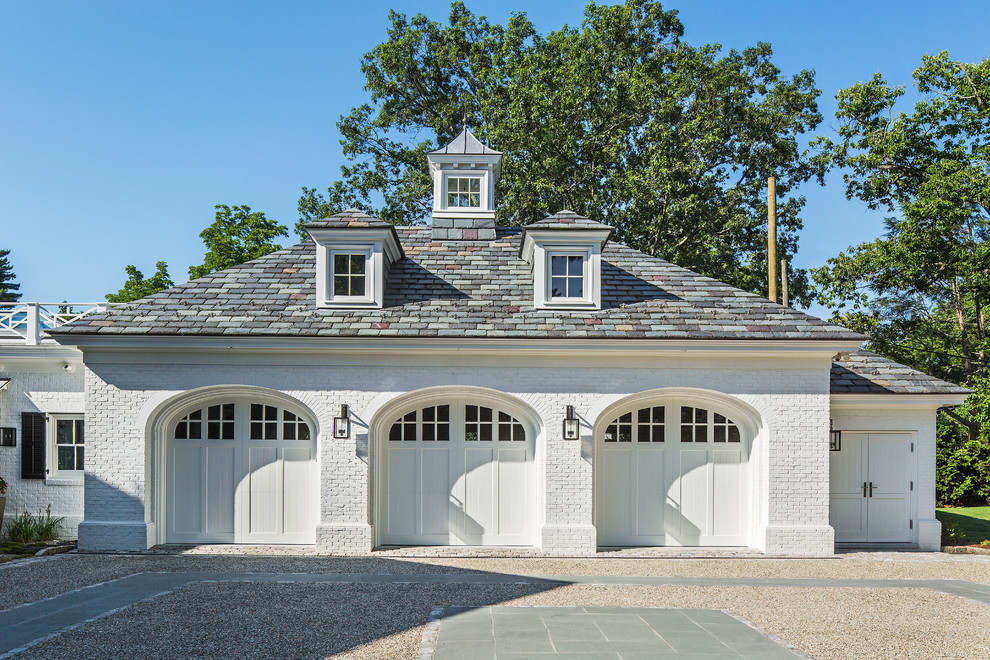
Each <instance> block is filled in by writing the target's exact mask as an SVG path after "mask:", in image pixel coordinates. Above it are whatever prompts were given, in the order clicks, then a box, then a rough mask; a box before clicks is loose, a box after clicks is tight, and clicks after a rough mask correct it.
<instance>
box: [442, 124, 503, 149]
mask: <svg viewBox="0 0 990 660" xmlns="http://www.w3.org/2000/svg"><path fill="white" fill-rule="evenodd" d="M430 153H431V154H484V155H486V156H500V155H501V154H502V152H501V151H495V150H494V149H492V148H490V147H486V146H485V145H483V144H482V143H481V141H480V140H478V138H476V137H474V133H472V132H471V131H470V130H468V127H467V126H465V127H464V128H462V129H461V132H460V133H458V134H457V137H455V138H454V139H453V140H451V141H450V142H449V143H447V144H446V145H445V146H443V147H440V148H439V149H435V150H433V151H431V152H430Z"/></svg>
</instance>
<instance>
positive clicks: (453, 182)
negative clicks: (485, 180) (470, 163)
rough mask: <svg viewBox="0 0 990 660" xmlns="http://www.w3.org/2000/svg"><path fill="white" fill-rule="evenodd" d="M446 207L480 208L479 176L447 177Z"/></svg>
mask: <svg viewBox="0 0 990 660" xmlns="http://www.w3.org/2000/svg"><path fill="white" fill-rule="evenodd" d="M447 207H448V208H474V209H477V208H481V177H476V176H472V177H461V176H457V177H454V176H448V177H447Z"/></svg>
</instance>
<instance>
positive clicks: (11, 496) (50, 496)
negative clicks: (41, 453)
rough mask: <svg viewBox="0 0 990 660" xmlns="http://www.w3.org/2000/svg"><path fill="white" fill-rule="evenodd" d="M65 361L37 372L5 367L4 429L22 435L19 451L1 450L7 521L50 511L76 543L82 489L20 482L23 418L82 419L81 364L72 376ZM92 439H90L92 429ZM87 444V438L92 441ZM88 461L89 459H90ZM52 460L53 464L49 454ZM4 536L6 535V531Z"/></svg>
mask: <svg viewBox="0 0 990 660" xmlns="http://www.w3.org/2000/svg"><path fill="white" fill-rule="evenodd" d="M64 363H65V360H61V359H58V360H38V361H37V363H36V364H34V365H33V366H18V367H9V366H6V365H5V366H4V367H0V369H3V372H2V373H3V375H4V376H5V377H9V378H10V379H11V380H10V383H9V384H8V385H7V387H6V388H5V389H3V390H0V426H12V427H14V428H15V429H17V446H16V447H0V476H2V477H3V478H4V479H5V480H6V481H7V485H8V489H7V496H6V497H7V503H6V510H5V512H4V520H5V521H7V522H10V521H11V520H13V519H14V518H15V517H16V516H17V515H19V514H21V513H23V512H25V511H26V512H28V513H30V514H32V515H37V514H38V513H39V512H44V511H45V508H46V507H48V506H49V505H50V506H51V513H52V516H54V517H64V518H65V520H64V521H63V523H62V526H61V529H60V530H59V533H60V535H61V537H62V538H70V539H71V538H76V532H77V527H78V525H79V522H80V520H82V515H83V487H82V485H81V483H80V484H76V483H72V482H70V481H67V480H57V481H55V480H44V479H21V451H22V449H23V446H24V439H23V437H22V435H21V413H22V412H41V413H82V412H83V411H84V401H83V395H82V384H83V373H82V372H83V367H82V361H81V359H79V360H72V361H71V364H72V366H73V371H72V372H69V371H66V370H65V369H64V368H63V364H64ZM86 430H87V436H88V430H89V429H88V428H87V429H86ZM87 441H88V437H87ZM87 458H88V456H87ZM47 459H48V460H51V453H50V452H49V454H48V457H47ZM4 533H6V531H5V530H4Z"/></svg>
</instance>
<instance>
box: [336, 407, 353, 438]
mask: <svg viewBox="0 0 990 660" xmlns="http://www.w3.org/2000/svg"><path fill="white" fill-rule="evenodd" d="M333 437H334V438H337V439H338V440H346V439H347V438H349V437H351V418H350V417H348V414H347V404H346V403H345V404H344V405H342V406H341V407H340V416H338V417H334V418H333Z"/></svg>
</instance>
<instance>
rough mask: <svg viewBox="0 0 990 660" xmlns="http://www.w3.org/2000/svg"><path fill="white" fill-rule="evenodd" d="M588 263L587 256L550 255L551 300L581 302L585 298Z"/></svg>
mask: <svg viewBox="0 0 990 660" xmlns="http://www.w3.org/2000/svg"><path fill="white" fill-rule="evenodd" d="M587 263H588V258H587V255H586V254H569V253H567V254H557V253H555V252H551V253H550V295H549V296H548V297H549V298H550V299H551V300H555V299H564V300H581V299H583V298H584V291H585V286H584V281H585V277H586V276H587V272H586V271H587V268H586V267H585V266H586V264H587Z"/></svg>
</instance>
